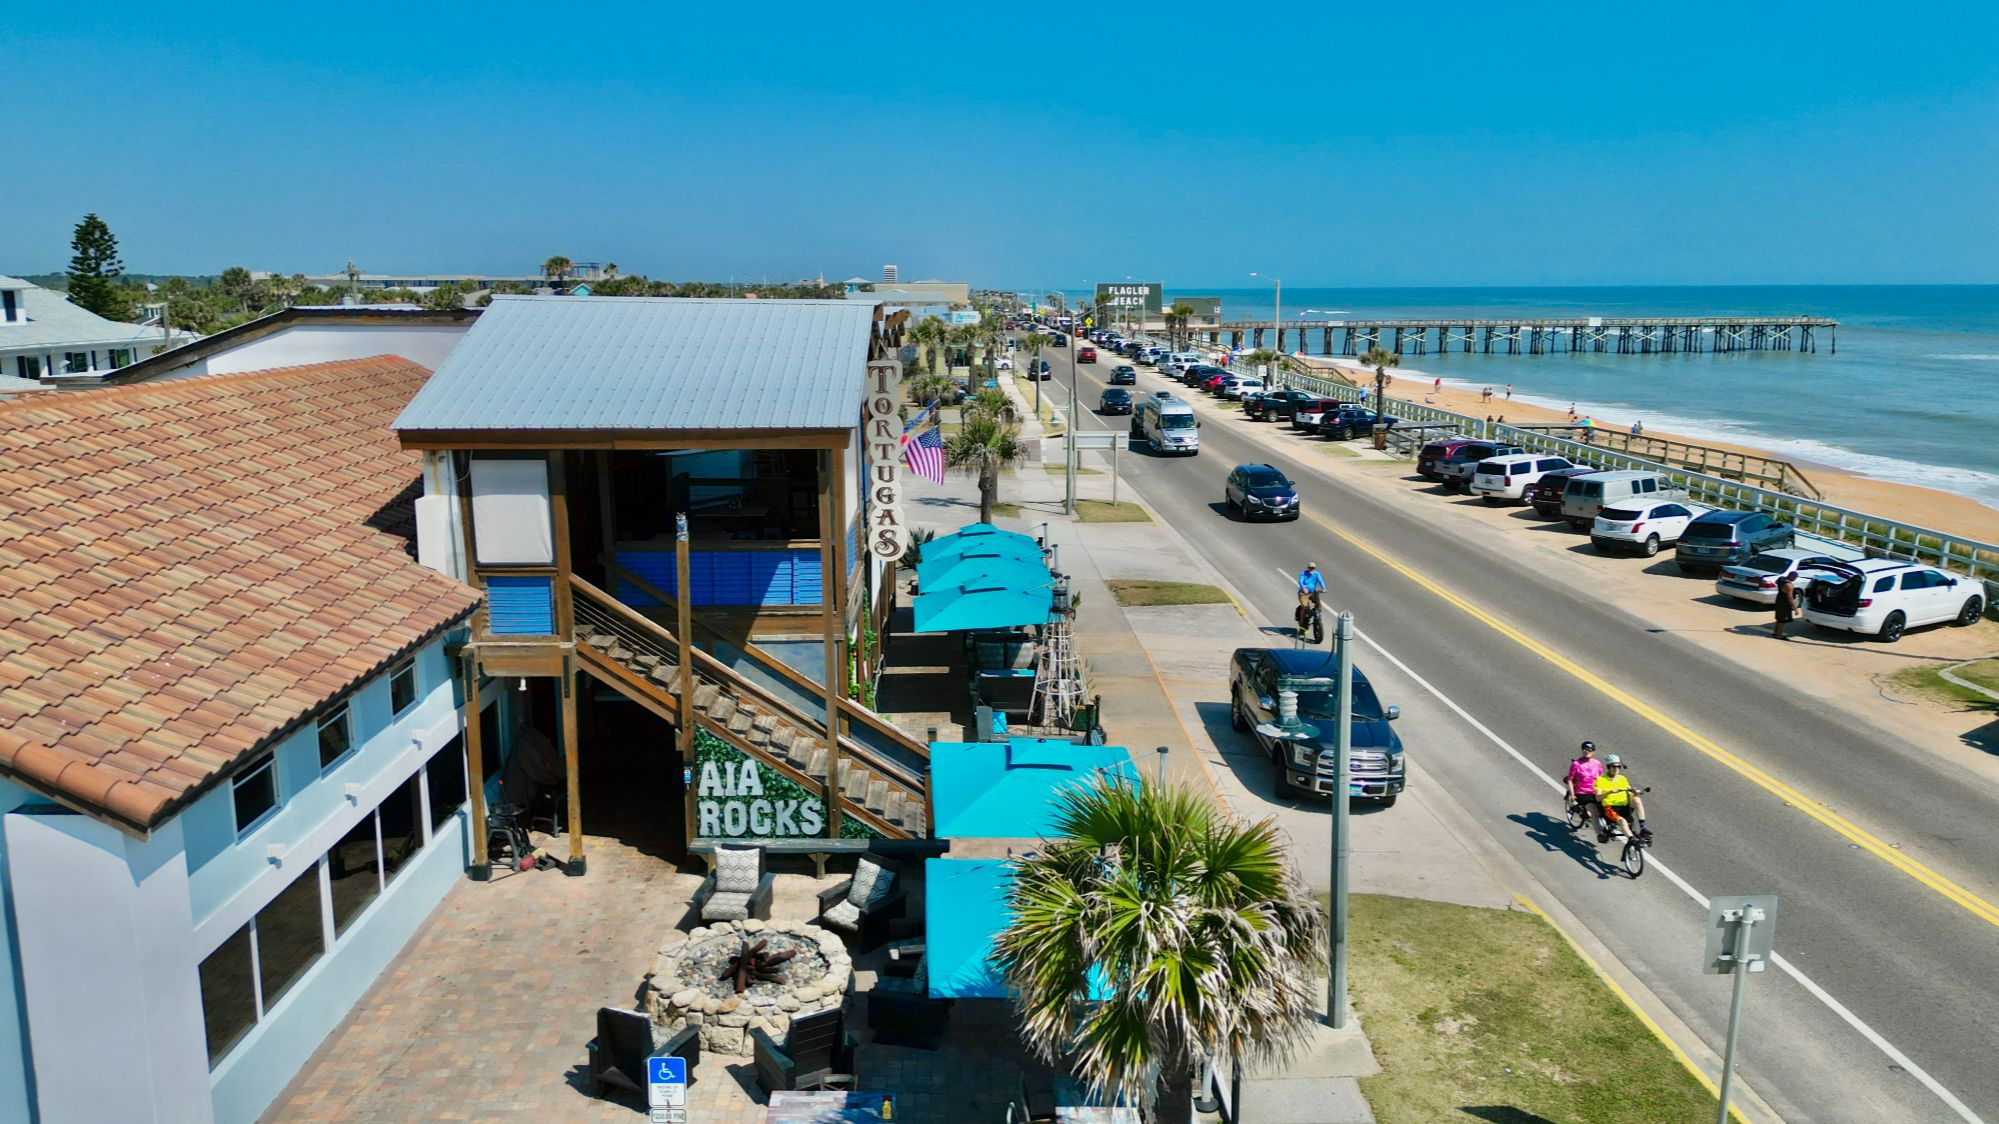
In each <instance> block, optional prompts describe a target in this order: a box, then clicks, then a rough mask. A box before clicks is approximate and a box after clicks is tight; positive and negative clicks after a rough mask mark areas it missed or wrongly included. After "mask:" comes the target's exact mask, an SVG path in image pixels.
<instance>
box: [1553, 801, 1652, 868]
mask: <svg viewBox="0 0 1999 1124" xmlns="http://www.w3.org/2000/svg"><path fill="white" fill-rule="evenodd" d="M1638 791H1639V792H1640V793H1646V792H1650V791H1652V790H1651V788H1649V787H1647V788H1641V789H1639V790H1638ZM1591 806H1592V807H1594V808H1595V809H1596V810H1597V813H1598V816H1599V817H1600V818H1598V819H1597V821H1596V822H1591V817H1589V816H1586V815H1584V814H1583V809H1582V805H1580V804H1578V803H1577V802H1576V798H1575V797H1573V796H1568V795H1566V794H1565V795H1564V796H1563V798H1562V812H1563V815H1564V817H1565V818H1566V819H1567V820H1568V824H1569V830H1570V831H1571V832H1577V831H1581V830H1583V829H1584V828H1586V827H1587V828H1590V829H1592V830H1594V831H1596V832H1597V834H1598V835H1609V836H1610V837H1611V838H1613V839H1622V840H1624V847H1623V849H1622V850H1621V851H1619V852H1618V856H1617V860H1618V862H1619V863H1620V864H1622V865H1623V867H1624V872H1625V873H1626V874H1629V875H1630V876H1631V877H1633V878H1636V877H1638V876H1639V875H1641V874H1643V873H1645V852H1646V851H1648V850H1650V849H1651V847H1652V837H1651V836H1650V835H1640V834H1638V833H1637V832H1635V831H1633V830H1632V829H1631V821H1629V820H1627V819H1625V818H1624V817H1623V816H1621V815H1618V813H1617V809H1616V808H1606V807H1604V806H1603V805H1602V804H1598V803H1596V802H1595V801H1591Z"/></svg>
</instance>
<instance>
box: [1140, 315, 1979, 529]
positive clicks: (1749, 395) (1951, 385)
mask: <svg viewBox="0 0 1999 1124" xmlns="http://www.w3.org/2000/svg"><path fill="white" fill-rule="evenodd" d="M1175 291H1176V287H1175V286H1173V285H1172V284H1171V283H1169V284H1168V285H1167V295H1168V299H1169V300H1170V299H1171V296H1172V294H1173V293H1174V292H1175ZM1178 291H1179V292H1182V293H1186V294H1190V295H1202V296H1219V297H1220V298H1221V299H1222V316H1223V319H1224V320H1238V319H1247V320H1265V321H1267V320H1268V319H1269V318H1270V315H1271V295H1272V294H1271V290H1270V289H1268V288H1261V289H1233V290H1230V289H1203V288H1185V287H1183V288H1179V289H1178ZM1306 310H1311V311H1309V312H1307V311H1306ZM1648 313H1652V314H1659V315H1669V316H1710V315H1725V314H1735V315H1743V316H1784V315H1806V316H1826V317H1831V318H1833V319H1835V320H1838V321H1839V330H1838V346H1839V349H1838V352H1837V354H1835V353H1834V352H1833V350H1832V342H1833V341H1832V333H1831V332H1828V331H1826V330H1823V329H1821V330H1820V331H1819V333H1818V337H1819V338H1818V351H1817V352H1816V353H1813V352H1798V351H1751V352H1735V353H1731V354H1726V355H1714V354H1701V355H1687V354H1672V355H1615V354H1606V355H1598V354H1595V353H1591V352H1585V353H1581V354H1575V355H1569V354H1555V355H1480V354H1471V355H1466V354H1463V353H1461V352H1450V353H1443V354H1440V353H1438V352H1436V351H1432V352H1430V353H1429V354H1427V355H1420V356H1419V355H1413V354H1405V355H1404V356H1403V357H1402V364H1403V368H1404V369H1405V370H1415V371H1421V372H1424V373H1426V374H1428V375H1435V376H1440V377H1442V378H1443V379H1444V380H1445V382H1446V383H1448V384H1457V385H1464V386H1472V387H1482V386H1491V387H1493V388H1494V390H1495V400H1497V398H1498V397H1499V396H1500V394H1501V393H1503V388H1504V387H1505V386H1506V384H1508V383H1511V384H1512V385H1513V389H1514V397H1515V399H1516V400H1520V401H1527V402H1533V403H1535V404H1537V405H1544V406H1554V407H1556V408H1566V407H1567V406H1568V405H1569V404H1570V403H1574V404H1575V406H1576V409H1577V410H1578V411H1580V412H1582V413H1585V414H1592V415H1595V416H1597V417H1599V418H1610V419H1614V420H1616V421H1617V422H1619V423H1623V424H1628V423H1629V422H1630V421H1631V420H1633V419H1640V420H1643V421H1644V423H1645V425H1646V427H1647V428H1650V429H1655V430H1662V431H1666V432H1671V433H1678V434H1683V435H1686V436H1689V437H1696V438H1698V437H1710V438H1714V439H1718V440H1722V441H1730V442H1736V443H1740V444H1746V445H1753V446H1756V447H1758V448H1762V449H1767V450H1769V451H1771V452H1773V453H1775V454H1778V455H1780V456H1785V457H1789V458H1792V459H1795V460H1798V461H1800V462H1816V463H1820V464H1828V465H1833V466H1836V467H1838V468H1842V469H1846V470H1848V471H1851V472H1857V473H1861V474H1864V475H1867V476H1873V477H1878V478H1880V479H1884V480H1896V481H1901V482H1904V483H1909V484H1920V485H1923V486H1925V487H1931V488H1938V489H1942V490H1946V491H1951V492H1956V493H1958V494H1960V495H1964V496H1967V497H1970V498H1972V499H1975V500H1978V501H1979V502H1981V503H1984V504H1986V505H1987V506H1991V507H1995V508H1999V285H1935V286H1928V285H1892V286H1890V285H1883V286H1871V285H1826V286H1712V287H1710V286H1702V287H1619V288H1424V289H1293V288H1290V287H1288V286H1287V287H1286V288H1285V290H1284V319H1285V322H1286V323H1296V322H1297V321H1299V320H1300V319H1312V320H1355V319H1363V318H1366V317H1370V316H1373V317H1381V318H1384V319H1396V318H1404V317H1406V318H1412V319H1413V318H1442V317H1447V316H1462V317H1466V318H1472V319H1497V318H1504V317H1507V316H1522V317H1536V316H1542V317H1545V316H1557V315H1575V316H1603V317H1626V316H1642V315H1645V314H1648ZM1312 336H1313V338H1312V339H1311V340H1310V341H1309V344H1310V347H1311V348H1312V349H1314V350H1317V349H1318V348H1319V347H1320V337H1319V335H1318V333H1316V332H1315V333H1312ZM1435 338H1436V337H1435V333H1432V335H1431V340H1432V342H1433V343H1434V341H1435ZM1290 346H1292V347H1294V348H1295V347H1296V346H1297V345H1296V343H1295V342H1292V343H1290ZM1333 346H1334V347H1336V348H1337V347H1338V346H1339V335H1338V333H1335V335H1334V343H1333ZM1493 409H1494V411H1495V412H1497V413H1503V412H1504V409H1503V406H1502V405H1499V404H1497V401H1496V404H1495V405H1494V407H1493ZM1807 471H1809V469H1807Z"/></svg>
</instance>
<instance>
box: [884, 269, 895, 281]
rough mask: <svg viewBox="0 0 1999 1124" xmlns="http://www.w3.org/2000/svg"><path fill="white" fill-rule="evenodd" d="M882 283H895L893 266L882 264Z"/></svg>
mask: <svg viewBox="0 0 1999 1124" xmlns="http://www.w3.org/2000/svg"><path fill="white" fill-rule="evenodd" d="M882 284H884V285H893V284H895V267H894V266H892V265H885V266H882Z"/></svg>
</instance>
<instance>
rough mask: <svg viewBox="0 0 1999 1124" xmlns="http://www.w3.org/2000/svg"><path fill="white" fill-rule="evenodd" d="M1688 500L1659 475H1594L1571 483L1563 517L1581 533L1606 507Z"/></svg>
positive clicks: (1624, 472)
mask: <svg viewBox="0 0 1999 1124" xmlns="http://www.w3.org/2000/svg"><path fill="white" fill-rule="evenodd" d="M1686 498H1687V495H1686V493H1685V492H1676V491H1674V490H1672V489H1670V488H1668V487H1666V482H1665V481H1664V480H1663V479H1661V478H1660V476H1659V474H1658V473H1656V472H1637V471H1633V470H1629V469H1624V470H1619V471H1617V472H1592V473H1590V474H1589V475H1587V476H1579V477H1576V478H1575V479H1572V480H1570V481H1569V484H1568V487H1567V488H1566V489H1564V490H1563V492H1562V517H1563V518H1564V519H1567V520H1568V521H1569V526H1571V527H1574V528H1575V529H1576V530H1578V531H1580V530H1582V529H1583V528H1585V527H1587V526H1589V525H1590V521H1591V520H1592V519H1595V518H1596V516H1597V513H1598V512H1600V511H1602V510H1603V509H1604V508H1606V507H1621V506H1625V505H1627V504H1631V503H1648V502H1651V501H1653V500H1681V501H1685V500H1686Z"/></svg>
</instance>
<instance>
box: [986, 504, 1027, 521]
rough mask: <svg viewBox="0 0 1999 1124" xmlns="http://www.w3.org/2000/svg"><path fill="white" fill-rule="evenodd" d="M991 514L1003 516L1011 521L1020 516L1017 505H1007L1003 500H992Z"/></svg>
mask: <svg viewBox="0 0 1999 1124" xmlns="http://www.w3.org/2000/svg"><path fill="white" fill-rule="evenodd" d="M993 514H994V515H1004V516H1006V517H1007V518H1009V519H1012V518H1015V517H1017V516H1019V515H1020V505H1019V504H1017V503H1008V502H1006V501H1005V500H994V501H993Z"/></svg>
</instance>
